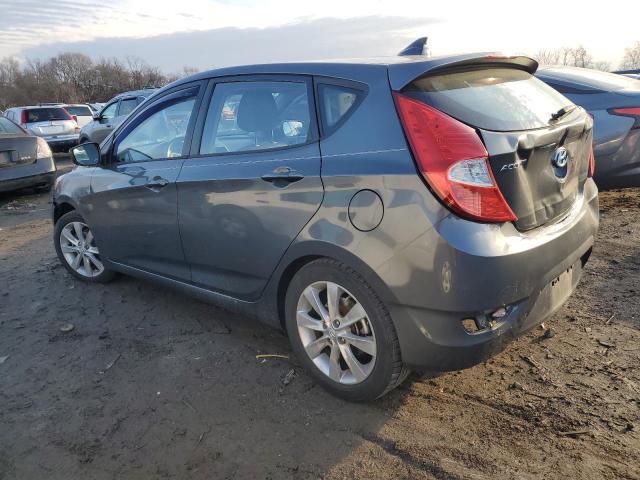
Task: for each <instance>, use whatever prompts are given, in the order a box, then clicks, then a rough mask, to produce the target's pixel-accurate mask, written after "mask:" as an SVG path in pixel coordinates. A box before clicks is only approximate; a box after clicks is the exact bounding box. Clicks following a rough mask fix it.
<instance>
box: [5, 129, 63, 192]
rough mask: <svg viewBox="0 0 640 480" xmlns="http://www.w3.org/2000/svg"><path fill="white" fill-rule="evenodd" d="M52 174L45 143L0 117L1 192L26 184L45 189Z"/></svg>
mask: <svg viewBox="0 0 640 480" xmlns="http://www.w3.org/2000/svg"><path fill="white" fill-rule="evenodd" d="M55 175H56V164H55V162H54V161H53V154H52V153H51V149H50V148H49V145H48V144H47V142H46V141H45V140H44V139H43V138H42V137H37V136H35V135H32V134H31V133H29V132H28V131H27V130H25V129H23V128H22V127H20V126H18V125H16V124H15V123H13V122H12V121H11V120H9V119H8V118H5V117H0V192H6V191H10V190H17V189H20V188H26V187H35V188H36V189H38V190H42V191H48V190H50V189H51V185H52V183H53V181H54V179H55Z"/></svg>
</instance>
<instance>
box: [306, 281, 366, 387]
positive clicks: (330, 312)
mask: <svg viewBox="0 0 640 480" xmlns="http://www.w3.org/2000/svg"><path fill="white" fill-rule="evenodd" d="M296 323H297V326H298V334H299V335H300V339H301V341H302V346H303V347H304V349H305V352H306V353H307V355H308V356H309V358H310V359H311V360H312V361H313V363H314V364H315V365H316V367H318V369H319V370H320V371H321V372H322V373H324V374H325V375H326V376H328V377H329V378H330V379H332V380H333V381H335V382H338V383H341V384H357V383H361V382H363V381H364V380H365V379H366V378H367V377H368V376H369V375H370V374H371V372H372V370H373V367H374V364H375V360H376V338H375V333H374V331H373V326H372V325H371V322H370V321H369V318H368V316H367V313H366V311H365V310H364V308H363V307H362V305H361V304H360V302H358V300H357V299H356V298H355V297H354V296H353V295H352V294H351V293H350V292H348V291H347V290H346V289H345V288H343V287H341V286H340V285H338V284H337V283H333V282H315V283H313V284H311V285H309V286H308V287H307V288H305V289H304V291H303V292H302V294H301V295H300V298H299V300H298V307H297V311H296Z"/></svg>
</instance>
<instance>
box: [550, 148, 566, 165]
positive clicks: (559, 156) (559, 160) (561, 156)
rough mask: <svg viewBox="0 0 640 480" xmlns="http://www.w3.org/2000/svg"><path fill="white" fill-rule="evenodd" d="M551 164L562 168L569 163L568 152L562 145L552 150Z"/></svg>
mask: <svg viewBox="0 0 640 480" xmlns="http://www.w3.org/2000/svg"><path fill="white" fill-rule="evenodd" d="M552 161H553V164H554V165H555V166H556V167H558V168H564V167H566V166H567V163H569V152H567V149H566V148H564V147H560V148H558V149H557V150H556V151H555V152H553V158H552Z"/></svg>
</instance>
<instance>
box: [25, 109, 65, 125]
mask: <svg viewBox="0 0 640 480" xmlns="http://www.w3.org/2000/svg"><path fill="white" fill-rule="evenodd" d="M26 113H27V123H36V122H48V121H50V120H69V115H67V112H65V110H64V109H63V108H32V109H30V110H26Z"/></svg>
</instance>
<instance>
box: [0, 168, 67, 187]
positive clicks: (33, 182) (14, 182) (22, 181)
mask: <svg viewBox="0 0 640 480" xmlns="http://www.w3.org/2000/svg"><path fill="white" fill-rule="evenodd" d="M55 178H56V172H55V170H54V171H53V172H47V173H41V174H39V175H31V176H29V177H22V178H13V179H11V180H0V192H10V191H12V190H20V189H21V188H29V187H47V186H50V185H52V184H53V182H54V180H55Z"/></svg>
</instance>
